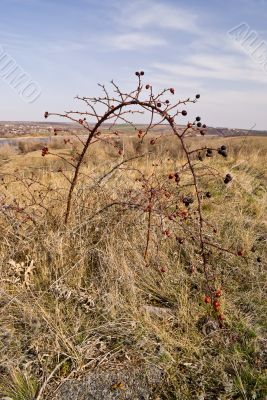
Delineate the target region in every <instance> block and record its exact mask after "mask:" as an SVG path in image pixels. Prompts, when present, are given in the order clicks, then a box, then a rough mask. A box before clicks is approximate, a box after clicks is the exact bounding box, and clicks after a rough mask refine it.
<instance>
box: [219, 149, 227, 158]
mask: <svg viewBox="0 0 267 400" xmlns="http://www.w3.org/2000/svg"><path fill="white" fill-rule="evenodd" d="M220 154H221V155H222V156H223V157H227V155H228V154H227V151H226V150H221V152H220Z"/></svg>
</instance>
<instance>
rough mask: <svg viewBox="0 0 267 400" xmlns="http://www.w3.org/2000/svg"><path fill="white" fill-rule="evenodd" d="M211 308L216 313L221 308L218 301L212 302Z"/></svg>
mask: <svg viewBox="0 0 267 400" xmlns="http://www.w3.org/2000/svg"><path fill="white" fill-rule="evenodd" d="M213 307H214V309H215V311H218V310H219V308H220V307H221V305H220V303H219V302H218V300H214V302H213Z"/></svg>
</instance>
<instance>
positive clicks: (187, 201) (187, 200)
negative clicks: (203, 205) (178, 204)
mask: <svg viewBox="0 0 267 400" xmlns="http://www.w3.org/2000/svg"><path fill="white" fill-rule="evenodd" d="M193 202H194V200H193V198H192V197H190V196H187V197H184V198H183V203H184V205H185V206H186V207H189V206H190V204H192V203H193Z"/></svg>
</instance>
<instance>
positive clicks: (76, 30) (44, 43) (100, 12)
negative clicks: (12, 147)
mask: <svg viewBox="0 0 267 400" xmlns="http://www.w3.org/2000/svg"><path fill="white" fill-rule="evenodd" d="M266 18H267V0H224V1H222V0H205V1H200V0H75V1H73V0H0V93H1V96H0V120H43V113H44V111H46V110H48V111H57V112H61V111H64V110H67V109H73V108H76V109H77V108H78V107H77V105H75V106H74V104H75V103H74V101H73V98H74V97H75V96H76V95H77V94H79V95H88V96H94V95H97V94H98V93H99V88H98V86H97V83H98V82H101V83H106V82H109V81H110V80H111V79H114V80H116V82H118V83H119V85H120V86H121V87H122V88H125V89H126V90H127V89H130V88H131V87H132V86H133V85H134V84H135V76H134V72H135V71H136V70H144V71H145V80H146V83H151V84H153V86H154V87H155V88H165V87H175V89H176V96H177V97H178V98H184V97H185V96H186V97H189V96H193V97H194V96H195V94H196V93H200V94H201V99H200V100H201V101H200V102H199V103H197V104H195V105H194V109H190V110H189V113H190V114H189V115H190V116H191V115H192V117H195V115H197V114H200V115H201V116H202V118H203V120H205V122H206V123H207V124H208V125H213V126H228V127H242V128H246V129H249V128H251V127H252V126H253V125H254V124H256V128H258V129H267V122H266V120H267V118H266V114H267V112H266V110H267V28H266ZM242 23H243V24H246V25H243V26H246V27H247V28H246V29H247V33H246V34H247V35H249V34H252V36H251V38H255V41H254V42H253V40H251V41H249V40H247V41H245V40H244V38H245V36H242V32H241V34H240V35H239V36H238V34H237V32H236V31H234V32H232V34H230V35H229V33H228V31H229V30H233V29H234V28H235V27H237V26H239V25H240V24H242ZM242 29H243V28H242ZM253 35H254V36H253ZM235 38H239V39H238V40H236V39H235ZM265 40H266V42H265ZM257 44H258V45H259V48H258V50H257V49H256V45H257ZM1 55H2V57H3V55H5V57H10V59H12V60H13V62H15V63H16V65H17V66H18V67H19V68H20V69H21V70H22V71H24V72H25V73H26V74H27V76H29V79H32V80H33V81H35V82H37V84H38V85H39V86H40V87H41V95H40V96H39V97H38V99H36V101H34V102H33V103H27V102H25V101H23V99H22V98H21V96H19V95H18V93H17V91H16V90H15V89H14V88H13V89H12V87H10V84H9V83H8V79H7V74H6V73H5V72H6V71H5V70H4V67H3V65H4V64H3V60H4V58H2V64H1ZM5 59H7V58H5ZM1 68H2V71H1Z"/></svg>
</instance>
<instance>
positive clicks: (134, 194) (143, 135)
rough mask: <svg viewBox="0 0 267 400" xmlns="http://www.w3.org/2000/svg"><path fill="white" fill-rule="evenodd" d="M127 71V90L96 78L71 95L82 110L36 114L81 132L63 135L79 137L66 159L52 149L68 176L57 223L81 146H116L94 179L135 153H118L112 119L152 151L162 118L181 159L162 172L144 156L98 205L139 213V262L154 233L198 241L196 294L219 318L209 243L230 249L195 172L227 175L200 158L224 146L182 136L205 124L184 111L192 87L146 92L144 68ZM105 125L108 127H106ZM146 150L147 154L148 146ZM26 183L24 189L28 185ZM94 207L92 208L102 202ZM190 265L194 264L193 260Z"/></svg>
mask: <svg viewBox="0 0 267 400" xmlns="http://www.w3.org/2000/svg"><path fill="white" fill-rule="evenodd" d="M135 75H136V78H137V85H136V87H135V89H133V90H132V91H130V92H124V91H122V90H121V89H120V88H119V87H118V85H116V84H115V83H114V81H112V82H111V86H112V91H111V92H109V91H108V90H107V88H106V87H105V86H104V85H99V86H100V87H101V90H102V92H103V94H102V95H101V96H100V97H80V96H77V99H78V100H79V101H81V102H82V104H83V106H85V110H86V111H68V112H65V113H62V114H60V113H50V112H48V111H46V112H45V114H44V117H45V118H48V117H57V118H58V117H62V118H64V119H67V120H69V121H71V122H75V123H77V124H78V125H79V127H80V131H81V132H82V134H83V135H80V134H78V133H73V134H72V135H71V138H70V137H67V138H64V144H65V145H66V146H68V145H70V144H72V140H74V139H75V140H76V141H77V142H78V143H79V146H78V147H75V148H73V151H72V157H71V159H69V158H68V157H67V156H66V157H65V156H59V155H58V154H56V153H55V154H54V155H55V156H56V157H60V158H61V159H63V160H64V161H65V162H66V163H67V164H68V166H69V168H70V170H71V171H72V172H71V173H69V171H68V174H67V173H65V172H64V171H63V170H62V168H59V169H58V170H57V172H58V173H61V174H63V175H64V177H65V178H66V180H67V183H68V184H69V189H68V193H67V195H66V198H65V199H64V201H63V205H64V204H65V220H64V223H65V225H68V224H69V222H70V216H71V213H72V206H73V198H74V194H75V191H76V188H77V186H78V183H79V178H80V177H81V176H83V175H84V171H83V167H84V164H85V160H86V157H87V153H88V150H89V148H90V147H91V146H92V145H93V144H95V143H97V142H98V143H99V144H102V143H103V144H105V145H106V144H109V145H110V146H112V147H113V148H115V149H116V152H117V155H118V157H119V162H118V163H116V165H115V166H114V167H113V168H112V169H111V171H107V172H106V173H105V174H104V175H103V177H102V178H101V179H100V180H98V182H97V184H99V183H100V182H101V180H102V179H104V178H105V177H106V176H107V175H109V174H110V173H113V172H114V171H116V169H119V168H121V167H122V165H124V164H126V163H129V162H130V161H132V160H135V159H137V158H139V157H142V156H143V155H140V154H136V155H134V156H133V157H131V158H128V159H127V158H126V157H125V155H124V149H123V146H122V143H121V141H120V137H119V136H120V135H119V133H118V129H117V125H118V124H127V125H129V126H130V127H131V130H132V132H135V134H136V140H137V141H138V142H139V144H140V146H141V145H142V144H143V143H144V142H145V141H147V143H148V146H149V148H150V149H151V152H152V153H153V149H154V148H155V147H156V146H157V144H158V143H159V142H160V141H164V140H165V135H164V134H158V135H155V134H154V132H155V130H156V129H157V130H158V131H160V128H161V127H162V126H164V127H166V126H167V127H168V129H169V131H170V132H172V135H173V136H174V137H175V138H176V139H177V145H179V146H180V147H181V149H182V153H183V162H182V163H181V164H180V165H179V167H178V168H177V169H176V170H172V169H171V168H170V170H168V171H167V172H166V174H164V173H162V169H160V168H157V167H158V165H155V164H153V158H151V172H150V173H149V174H145V173H144V172H143V171H142V170H139V169H137V168H135V173H136V175H137V178H136V185H135V187H134V189H125V190H123V191H121V192H120V193H119V196H118V198H117V200H116V201H113V202H111V203H109V204H108V203H107V204H106V206H105V207H104V208H103V212H104V210H106V209H107V208H108V207H112V206H113V205H116V206H121V208H120V212H123V211H125V210H131V211H132V212H137V211H138V215H139V217H140V216H142V219H143V220H144V221H145V224H146V234H145V236H144V241H143V258H144V265H146V266H150V265H151V258H152V254H151V251H150V248H151V243H152V241H155V240H157V246H158V247H159V246H160V245H161V243H162V241H163V240H172V241H175V242H176V243H177V245H178V246H182V245H183V244H184V243H185V241H186V242H192V243H193V244H194V247H195V248H197V249H198V250H197V256H198V263H199V265H200V266H201V270H202V271H203V274H204V277H205V287H204V288H203V292H204V299H203V301H204V302H205V303H206V304H207V305H208V306H209V307H211V308H212V309H213V311H214V313H215V315H217V316H218V319H219V320H220V321H221V322H222V321H223V320H224V315H223V313H222V311H221V304H220V302H219V298H220V297H221V296H222V294H223V290H222V289H221V287H220V286H219V287H218V282H217V281H216V277H215V276H214V274H213V266H212V262H211V260H210V253H211V250H213V251H216V250H217V251H219V252H223V251H225V252H228V253H231V254H234V255H236V254H235V253H234V252H233V253H232V252H231V251H230V250H228V249H224V248H222V247H221V246H220V244H218V241H217V240H216V238H215V239H214V241H213V240H212V238H213V237H214V235H215V233H216V232H217V230H216V228H215V227H214V226H212V225H211V224H210V223H209V221H207V220H206V219H205V216H204V214H203V202H207V201H210V199H211V198H212V193H210V192H207V191H206V190H205V188H204V187H202V177H203V174H204V175H205V174H206V175H210V176H212V177H213V178H216V179H220V180H221V181H222V183H224V184H225V185H227V184H229V183H230V182H231V181H232V179H233V178H232V176H231V175H230V174H227V175H226V176H220V175H219V174H218V172H217V171H216V172H214V171H215V170H213V169H212V168H210V167H209V165H208V164H207V163H203V160H204V159H205V158H207V161H209V162H212V159H213V158H214V157H215V156H216V155H217V156H218V157H220V156H222V157H223V158H226V157H227V148H226V146H225V145H222V146H221V147H220V148H219V149H218V148H214V149H213V148H210V147H206V146H205V144H203V145H202V146H201V147H198V148H193V149H192V147H191V146H190V145H189V144H188V140H187V139H188V138H191V137H192V136H205V133H206V131H207V126H206V124H203V123H202V121H201V117H200V116H197V117H196V118H195V119H194V121H192V122H188V121H187V120H186V119H185V117H187V114H188V113H187V110H186V107H187V105H189V104H191V103H193V104H194V103H196V102H197V101H198V100H199V99H200V94H196V95H195V97H194V98H192V99H191V98H186V99H181V100H178V99H177V97H176V92H175V89H174V88H173V87H171V88H167V89H164V90H162V91H161V92H159V93H154V90H153V86H152V85H151V84H150V83H147V82H145V83H143V76H144V75H145V74H144V72H143V71H140V72H139V71H137V72H136V73H135ZM140 113H141V114H143V113H145V114H146V115H149V122H148V123H147V124H146V125H144V127H142V129H140V126H138V124H135V123H134V122H133V121H132V120H133V118H134V116H135V114H140ZM178 123H179V126H178ZM107 124H108V125H107ZM181 124H183V126H184V128H183V129H181ZM107 126H108V133H109V135H106V133H107ZM104 127H105V129H104ZM55 134H57V132H55ZM151 134H152V135H153V136H152V137H151ZM84 137H85V139H84ZM41 154H42V156H43V157H45V156H47V155H51V154H52V155H53V152H52V151H50V149H49V147H46V146H45V147H43V149H42V152H41ZM146 155H147V156H148V157H149V155H150V150H149V151H148V153H147V154H146ZM165 169H166V168H165ZM28 190H30V186H29V187H28ZM40 205H41V206H43V207H44V204H43V203H40ZM95 211H96V214H98V215H99V214H101V211H102V210H95ZM89 220H90V219H89ZM152 231H153V234H152ZM155 238H156V239H155ZM191 269H192V271H193V270H194V268H193V267H192V268H191ZM157 271H158V272H159V273H160V274H165V273H167V272H168V271H167V267H166V266H164V265H160V266H158V268H157Z"/></svg>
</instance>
